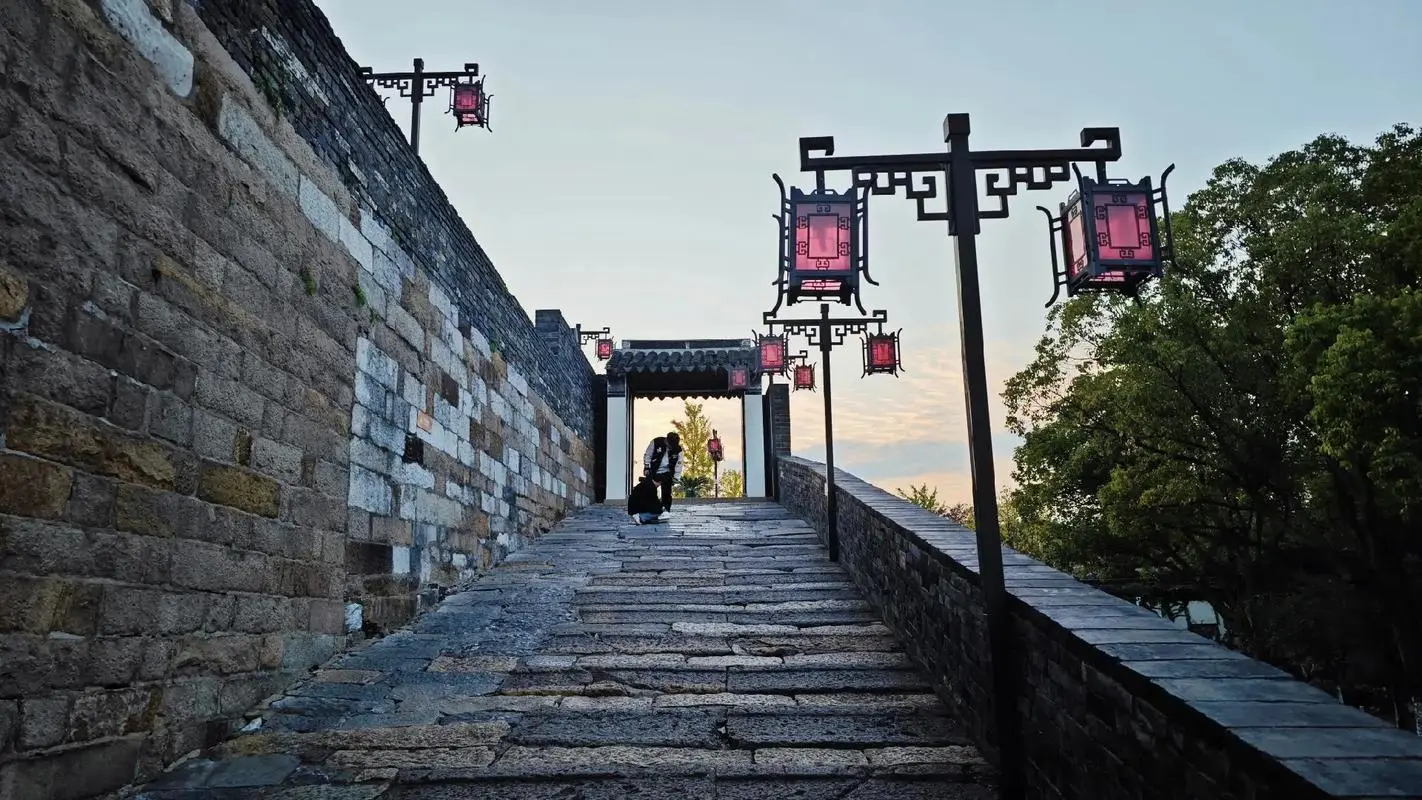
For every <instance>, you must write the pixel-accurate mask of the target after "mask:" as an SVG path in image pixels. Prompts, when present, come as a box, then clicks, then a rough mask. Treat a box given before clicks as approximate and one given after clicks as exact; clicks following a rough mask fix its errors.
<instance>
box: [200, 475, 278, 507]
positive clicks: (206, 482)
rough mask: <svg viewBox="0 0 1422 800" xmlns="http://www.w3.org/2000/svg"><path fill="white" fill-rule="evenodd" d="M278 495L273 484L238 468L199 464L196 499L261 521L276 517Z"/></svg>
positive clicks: (269, 480) (262, 476) (261, 476)
mask: <svg viewBox="0 0 1422 800" xmlns="http://www.w3.org/2000/svg"><path fill="white" fill-rule="evenodd" d="M280 495H281V492H280V488H279V487H278V486H277V482H276V481H274V480H272V479H271V478H268V477H266V476H264V475H258V474H257V473H255V472H250V471H248V470H245V469H241V468H239V467H229V466H225V465H222V464H214V463H212V462H203V464H202V467H201V472H200V474H199V477H198V497H201V498H202V499H203V500H206V501H208V502H210V503H217V504H219V505H224V506H231V507H233V508H238V509H241V510H243V511H248V512H250V513H253V514H259V515H261V516H264V517H275V516H276V515H277V509H278V503H279V500H280Z"/></svg>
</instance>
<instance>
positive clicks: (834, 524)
mask: <svg viewBox="0 0 1422 800" xmlns="http://www.w3.org/2000/svg"><path fill="white" fill-rule="evenodd" d="M762 318H763V319H764V321H765V324H766V325H767V326H772V329H773V326H779V327H780V329H781V331H782V332H783V333H784V334H785V335H786V336H787V337H789V336H804V337H805V338H806V340H807V341H808V342H809V345H810V346H811V347H818V348H819V349H820V355H821V362H822V364H823V366H824V390H825V391H824V403H825V492H826V497H825V547H826V549H828V550H829V558H830V561H838V560H839V513H838V511H839V502H838V500H837V499H836V497H835V480H834V389H833V385H834V384H833V382H832V380H831V377H830V351H831V350H833V349H834V348H835V347H838V346H839V345H842V344H844V340H845V338H846V337H849V336H853V335H855V334H860V333H866V332H868V330H869V326H870V325H878V326H879V327H880V328H881V329H882V328H883V325H884V323H885V322H888V321H889V315H888V312H886V311H884V310H882V309H876V310H875V311H874V312H872V313H871V314H870V315H869V316H867V317H846V318H836V317H831V316H830V315H829V303H820V315H819V316H818V317H810V318H804V319H775V318H774V312H773V311H767V312H765V314H764V316H763V317H762Z"/></svg>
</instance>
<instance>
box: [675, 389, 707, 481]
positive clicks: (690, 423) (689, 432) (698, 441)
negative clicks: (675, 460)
mask: <svg viewBox="0 0 1422 800" xmlns="http://www.w3.org/2000/svg"><path fill="white" fill-rule="evenodd" d="M703 408H705V406H703V405H702V404H701V403H693V402H691V401H690V400H686V401H684V404H683V407H682V413H683V414H684V415H685V417H684V418H683V419H679V420H676V421H674V422H672V429H673V430H675V431H676V433H677V435H678V436H680V437H681V450H682V453H681V459H682V460H681V463H682V476H683V478H705V479H706V485H707V486H708V487H709V486H710V482H711V476H712V474H713V472H714V470H715V462H713V461H712V460H711V454H710V453H709V452H707V450H706V443H707V442H709V441H711V421H710V420H708V419H707V418H706V414H704V413H703V412H702V409H703ZM684 482H685V481H684V480H683V483H684Z"/></svg>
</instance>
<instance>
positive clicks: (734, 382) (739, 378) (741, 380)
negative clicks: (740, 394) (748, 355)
mask: <svg viewBox="0 0 1422 800" xmlns="http://www.w3.org/2000/svg"><path fill="white" fill-rule="evenodd" d="M749 380H750V376H749V375H748V374H747V372H746V368H745V367H732V368H731V388H732V389H744V388H746V385H747V383H748V382H749Z"/></svg>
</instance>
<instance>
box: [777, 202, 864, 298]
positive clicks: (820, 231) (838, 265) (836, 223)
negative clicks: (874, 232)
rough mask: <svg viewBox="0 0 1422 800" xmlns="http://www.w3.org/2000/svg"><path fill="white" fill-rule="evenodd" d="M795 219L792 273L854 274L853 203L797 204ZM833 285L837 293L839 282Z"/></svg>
mask: <svg viewBox="0 0 1422 800" xmlns="http://www.w3.org/2000/svg"><path fill="white" fill-rule="evenodd" d="M794 216H795V256H794V262H793V263H792V265H791V266H792V268H793V269H795V270H796V271H797V272H817V271H824V272H851V271H853V269H854V247H853V238H852V237H853V235H854V203H852V202H831V203H826V202H822V201H814V200H811V201H806V202H798V203H796V204H795V211H794ZM833 284H834V289H836V290H837V289H838V288H839V282H838V281H834V282H833ZM807 288H808V287H807Z"/></svg>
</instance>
